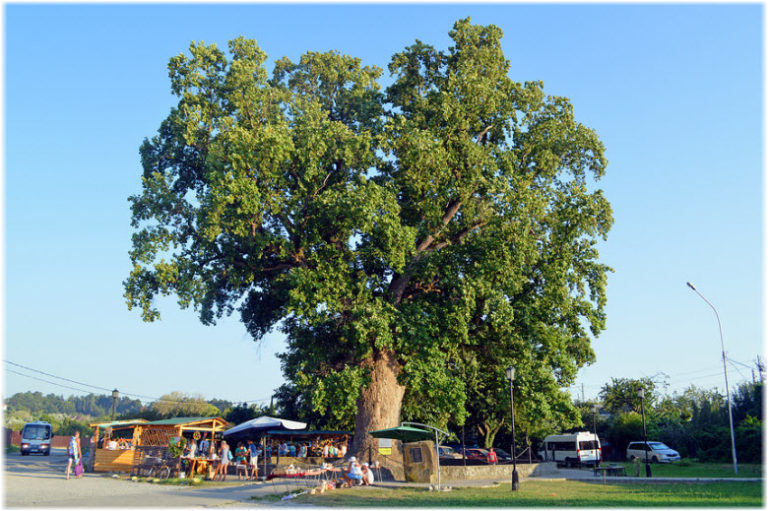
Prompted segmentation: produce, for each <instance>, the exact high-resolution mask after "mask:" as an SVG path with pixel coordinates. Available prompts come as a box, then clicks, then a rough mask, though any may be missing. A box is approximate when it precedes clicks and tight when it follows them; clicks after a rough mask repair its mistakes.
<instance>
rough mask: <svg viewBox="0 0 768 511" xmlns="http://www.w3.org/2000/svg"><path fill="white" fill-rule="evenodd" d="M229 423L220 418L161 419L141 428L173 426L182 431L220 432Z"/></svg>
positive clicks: (145, 424)
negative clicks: (202, 430)
mask: <svg viewBox="0 0 768 511" xmlns="http://www.w3.org/2000/svg"><path fill="white" fill-rule="evenodd" d="M228 425H229V423H228V422H227V421H225V420H224V419H222V418H221V417H174V418H172V419H163V420H159V421H151V422H147V423H144V424H142V426H174V427H181V428H182V429H195V428H196V427H199V428H201V429H214V430H216V431H220V430H223V429H226V428H227V426H228Z"/></svg>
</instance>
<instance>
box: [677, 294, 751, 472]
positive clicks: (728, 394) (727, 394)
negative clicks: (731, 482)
mask: <svg viewBox="0 0 768 511" xmlns="http://www.w3.org/2000/svg"><path fill="white" fill-rule="evenodd" d="M686 284H687V285H688V287H690V288H691V289H693V291H694V292H695V293H696V294H697V295H699V296H700V297H701V299H702V300H704V301H705V302H707V305H709V306H710V307H712V310H713V311H715V317H716V318H717V326H718V328H719V329H720V347H721V348H722V351H723V374H724V375H725V400H726V401H728V422H729V423H730V426H731V457H732V458H733V473H734V474H738V473H739V464H738V462H737V461H736V437H735V436H734V434H733V411H732V410H731V392H730V390H729V389H728V367H727V366H726V364H725V342H724V341H723V325H722V323H720V314H718V313H717V309H715V306H714V305H712V303H711V302H710V301H709V300H707V299H706V298H704V295H703V294H701V293H699V290H698V289H696V288H695V287H694V285H693V284H691V283H690V282H686Z"/></svg>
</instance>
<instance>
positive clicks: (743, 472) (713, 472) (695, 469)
mask: <svg viewBox="0 0 768 511" xmlns="http://www.w3.org/2000/svg"><path fill="white" fill-rule="evenodd" d="M603 464H604V465H608V464H610V465H624V470H625V473H626V474H627V475H628V476H634V475H635V465H634V464H633V463H632V462H630V461H624V462H618V463H615V462H605V463H603ZM651 475H652V476H653V477H762V476H763V466H762V465H761V464H759V463H741V464H739V473H738V474H734V473H733V464H732V463H701V462H698V461H691V460H681V461H676V462H674V463H651ZM640 477H645V463H644V462H643V463H640Z"/></svg>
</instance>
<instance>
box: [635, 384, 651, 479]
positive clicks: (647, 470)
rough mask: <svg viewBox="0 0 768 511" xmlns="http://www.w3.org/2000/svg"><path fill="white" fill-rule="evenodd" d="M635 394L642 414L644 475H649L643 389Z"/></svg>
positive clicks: (649, 466)
mask: <svg viewBox="0 0 768 511" xmlns="http://www.w3.org/2000/svg"><path fill="white" fill-rule="evenodd" d="M637 395H638V396H639V397H640V412H641V413H642V415H643V444H645V446H644V448H645V477H651V464H650V462H649V461H648V435H646V433H645V405H644V403H643V402H644V401H645V389H640V390H638V391H637Z"/></svg>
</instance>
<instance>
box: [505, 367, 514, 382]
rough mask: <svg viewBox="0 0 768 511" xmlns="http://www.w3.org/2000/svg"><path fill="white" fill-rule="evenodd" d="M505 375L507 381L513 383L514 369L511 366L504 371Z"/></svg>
mask: <svg viewBox="0 0 768 511" xmlns="http://www.w3.org/2000/svg"><path fill="white" fill-rule="evenodd" d="M505 373H506V374H507V379H508V380H509V381H515V368H514V367H512V366H509V367H507V370H506V371H505Z"/></svg>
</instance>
